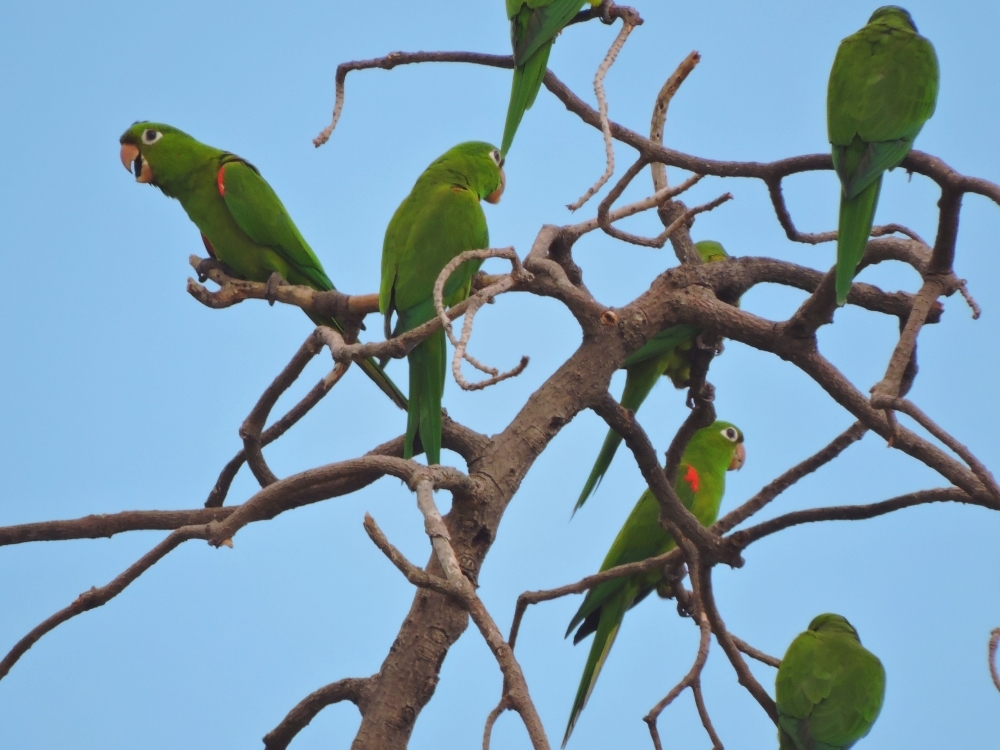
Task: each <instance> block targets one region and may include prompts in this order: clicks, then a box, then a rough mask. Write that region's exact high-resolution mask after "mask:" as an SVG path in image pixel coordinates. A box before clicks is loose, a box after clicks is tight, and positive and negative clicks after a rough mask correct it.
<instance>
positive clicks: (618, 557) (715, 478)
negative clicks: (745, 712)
mask: <svg viewBox="0 0 1000 750" xmlns="http://www.w3.org/2000/svg"><path fill="white" fill-rule="evenodd" d="M745 461H746V450H745V448H744V447H743V433H742V432H741V431H740V430H739V429H738V428H737V427H736V426H734V425H732V424H730V423H729V422H715V423H713V424H711V425H709V426H708V427H704V428H702V429H700V430H698V431H697V432H696V433H695V434H694V436H693V437H692V438H691V440H690V442H688V445H687V448H685V450H684V455H683V457H682V458H681V463H680V466H679V467H678V470H677V482H676V483H675V484H674V489H675V490H676V491H677V495H678V497H680V499H681V502H682V503H684V507H686V508H687V509H688V510H689V511H691V513H693V514H694V516H695V518H697V519H698V522H699V523H700V524H701V525H702V526H710V525H712V524H713V523H715V519H716V518H717V517H718V515H719V506H720V505H721V503H722V495H723V493H724V492H725V490H726V471H733V470H736V469H739V468H740V467H742V466H743V463H744V462H745ZM675 546H677V545H676V542H675V541H674V538H673V537H672V536H671V535H670V534H669V533H667V531H665V530H664V528H663V527H662V526H661V525H660V505H659V503H658V502H657V501H656V498H655V497H654V496H653V493H652V492H650V491H649V490H646V491H645V492H644V493H643V494H642V497H640V498H639V502H638V503H636V505H635V508H633V509H632V512H631V513H630V514H629V517H628V518H627V519H626V521H625V525H624V526H623V527H622V530H621V531H619V532H618V536H617V537H616V538H615V541H614V543H613V544H612V545H611V549H610V551H609V552H608V554H607V556H606V557H605V558H604V562H603V563H601V570H602V571H604V570H608V569H610V568H614V567H615V566H617V565H624V564H626V563H631V562H638V561H640V560H645V559H647V558H650V557H656V556H657V555H662V554H664V553H666V552H669V551H670V550H672V549H673V548H674V547H675ZM664 580H665V579H664V575H663V571H662V569H656V570H651V571H649V572H648V573H641V574H639V575H634V576H632V577H630V578H617V579H615V580H612V581H606V582H604V583H601V584H598V585H597V586H595V587H594V588H592V589H590V591H588V592H587V596H586V598H585V599H584V600H583V604H582V605H580V609H579V610H577V613H576V614H575V615H574V616H573V619H572V620H571V621H570V623H569V628H568V629H567V630H566V635H567V636H569V634H570V633H571V632H573V629H574V628H577V626H579V628H578V629H577V631H576V635H574V636H573V643H579V642H580V641H581V640H582V639H583V638H585V637H587V636H588V635H590V634H591V633H594V642H593V644H591V647H590V654H589V655H588V656H587V663H586V666H584V668H583V677H582V678H581V679H580V687H579V689H578V690H577V691H576V698H575V699H574V701H573V708H572V710H571V711H570V715H569V724H568V725H567V726H566V735H565V736H564V737H563V743H562V744H563V746H564V747H565V745H566V742H567V741H568V740H569V736H570V734H572V732H573V727H574V726H576V721H577V719H578V718H579V716H580V712H581V711H582V710H583V707H584V706H585V705H586V704H587V699H588V698H589V697H590V693H591V692H592V691H593V689H594V685H595V684H596V683H597V676H598V675H599V674H600V672H601V667H602V666H604V661H605V659H607V658H608V653H609V652H610V651H611V646H612V645H613V644H614V642H615V636H616V635H617V634H618V628H619V626H620V625H621V623H622V619H623V618H624V617H625V612H626V611H627V610H628V609H630V608H631V607H634V606H635V605H636V604H638V603H639V602H640V601H642V600H643V599H644V598H645V597H646V596H648V595H649V593H650V592H651V591H652V590H653V589H655V588H656V587H657V585H658V584H660V583H663V582H664Z"/></svg>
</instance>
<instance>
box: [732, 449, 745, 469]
mask: <svg viewBox="0 0 1000 750" xmlns="http://www.w3.org/2000/svg"><path fill="white" fill-rule="evenodd" d="M746 462H747V449H746V448H744V447H743V443H737V444H736V452H735V453H734V454H733V460H732V461H731V462H730V463H729V471H739V470H740V469H742V468H743V464H745V463H746Z"/></svg>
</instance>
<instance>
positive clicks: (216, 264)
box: [195, 258, 233, 284]
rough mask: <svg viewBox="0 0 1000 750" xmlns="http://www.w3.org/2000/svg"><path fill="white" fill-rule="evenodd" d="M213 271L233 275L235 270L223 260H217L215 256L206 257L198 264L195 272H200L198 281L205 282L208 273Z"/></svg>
mask: <svg viewBox="0 0 1000 750" xmlns="http://www.w3.org/2000/svg"><path fill="white" fill-rule="evenodd" d="M211 271H222V272H223V273H224V274H226V276H232V275H233V272H232V271H230V270H229V266H227V265H226V264H225V263H223V262H222V261H221V260H216V259H215V258H205V259H204V260H202V261H201V263H199V264H198V267H197V268H196V269H195V273H197V274H198V281H200V282H201V283H202V284H204V283H205V282H206V281H208V278H209V277H208V274H209V273H210V272H211Z"/></svg>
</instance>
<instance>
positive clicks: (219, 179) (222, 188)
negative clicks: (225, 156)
mask: <svg viewBox="0 0 1000 750" xmlns="http://www.w3.org/2000/svg"><path fill="white" fill-rule="evenodd" d="M225 175H226V165H225V164H223V165H222V166H221V167H219V174H218V175H217V176H216V178H215V183H216V184H217V185H218V186H219V195H221V196H222V197H223V198H225V197H226V182H225V180H226V177H225Z"/></svg>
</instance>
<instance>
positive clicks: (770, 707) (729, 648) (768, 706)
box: [692, 568, 778, 724]
mask: <svg viewBox="0 0 1000 750" xmlns="http://www.w3.org/2000/svg"><path fill="white" fill-rule="evenodd" d="M700 578H701V601H702V604H703V606H704V607H705V614H706V615H708V620H709V622H711V623H712V633H713V634H714V635H715V638H716V639H717V640H718V641H719V645H720V646H722V650H723V651H725V652H726V656H728V657H729V662H730V664H732V665H733V669H735V670H736V677H737V679H738V681H739V683H740V684H741V685H742V686H743V687H745V688H746V690H747V692H748V693H750V695H752V696H753V697H754V699H755V700H756V701H757V703H759V704H760V707H761V708H763V709H764V713H766V714H767V715H768V717H770V719H771V721H773V722H774V723H775V724H777V723H778V709H777V706H775V704H774V700H773V699H772V698H771V696H770V695H768V694H767V691H766V690H765V689H764V688H763V687H762V686H761V684H760V683H759V682H757V678H756V677H754V676H753V673H752V672H751V671H750V668H749V667H748V666H747V663H746V662H745V661H744V660H743V657H742V656H740V651H739V648H737V646H736V643H735V641H734V640H733V637H732V635H731V634H730V633H729V631H728V630H727V629H726V624H725V623H724V622H723V621H722V615H721V614H719V609H718V607H717V606H716V604H715V594H714V592H713V590H712V579H711V569H709V568H705V569H704V570H703V571H702V575H701V577H700ZM692 582H693V579H692Z"/></svg>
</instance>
